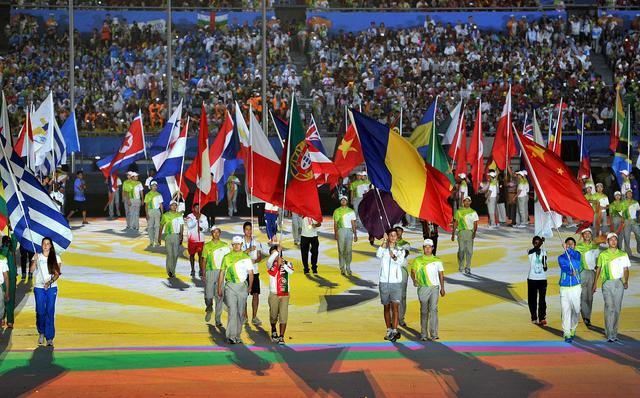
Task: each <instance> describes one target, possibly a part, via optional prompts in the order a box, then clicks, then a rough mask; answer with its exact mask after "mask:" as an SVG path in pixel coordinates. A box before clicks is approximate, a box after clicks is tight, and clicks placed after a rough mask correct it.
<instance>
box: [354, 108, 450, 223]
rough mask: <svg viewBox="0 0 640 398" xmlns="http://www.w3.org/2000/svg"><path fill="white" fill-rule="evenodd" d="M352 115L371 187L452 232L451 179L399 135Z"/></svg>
mask: <svg viewBox="0 0 640 398" xmlns="http://www.w3.org/2000/svg"><path fill="white" fill-rule="evenodd" d="M352 112H353V123H354V125H355V129H356V132H357V133H358V137H359V138H360V143H361V145H362V153H363V155H364V160H365V162H366V163H367V171H368V173H369V178H370V179H371V183H372V184H373V185H374V186H375V187H377V188H378V189H380V190H382V191H385V192H389V193H391V195H392V196H393V199H394V200H395V201H396V203H398V205H399V206H400V207H401V208H402V210H404V211H405V212H406V213H407V214H409V215H412V216H414V217H418V218H420V219H423V220H428V221H431V222H433V223H435V224H437V225H439V226H440V227H441V228H443V229H445V230H447V231H450V230H451V227H450V226H449V223H450V222H451V206H450V205H449V202H448V199H449V196H450V195H451V182H450V181H449V178H448V177H447V176H446V175H444V174H443V173H442V172H440V171H439V170H437V169H436V168H435V167H433V166H431V165H429V164H427V163H425V161H424V159H422V157H421V156H420V154H419V153H418V151H417V150H416V148H415V147H414V146H413V145H411V144H410V143H409V141H407V140H406V139H404V138H402V137H401V136H400V134H398V133H396V132H393V131H391V130H390V129H389V127H387V126H385V125H384V124H381V123H379V122H378V121H376V120H374V119H371V118H369V117H367V116H365V115H363V114H362V113H360V112H356V111H352Z"/></svg>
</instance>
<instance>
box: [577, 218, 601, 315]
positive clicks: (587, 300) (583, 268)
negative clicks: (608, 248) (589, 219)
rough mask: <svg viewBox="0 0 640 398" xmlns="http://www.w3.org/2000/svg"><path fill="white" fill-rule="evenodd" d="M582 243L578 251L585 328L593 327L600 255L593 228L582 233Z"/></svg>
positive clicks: (581, 310)
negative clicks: (597, 263)
mask: <svg viewBox="0 0 640 398" xmlns="http://www.w3.org/2000/svg"><path fill="white" fill-rule="evenodd" d="M581 235H582V242H580V243H579V244H578V245H576V251H578V252H580V283H581V284H582V293H581V294H580V312H581V314H582V320H583V321H584V324H585V326H590V325H591V307H592V306H593V284H594V283H595V277H596V272H595V268H596V261H597V259H598V255H599V254H600V245H598V244H597V243H594V242H593V240H592V239H593V234H592V232H591V228H586V229H585V230H583V231H582V234H581Z"/></svg>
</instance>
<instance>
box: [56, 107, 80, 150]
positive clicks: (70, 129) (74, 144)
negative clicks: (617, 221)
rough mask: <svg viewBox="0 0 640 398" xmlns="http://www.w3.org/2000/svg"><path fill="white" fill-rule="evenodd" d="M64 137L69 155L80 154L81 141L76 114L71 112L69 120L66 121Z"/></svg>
mask: <svg viewBox="0 0 640 398" xmlns="http://www.w3.org/2000/svg"><path fill="white" fill-rule="evenodd" d="M60 131H61V132H62V137H63V138H64V143H65V145H66V147H67V153H71V152H80V141H79V139H78V125H77V124H76V112H75V111H74V112H71V114H70V115H69V117H68V118H67V120H65V121H64V124H63V125H62V128H61V129H60Z"/></svg>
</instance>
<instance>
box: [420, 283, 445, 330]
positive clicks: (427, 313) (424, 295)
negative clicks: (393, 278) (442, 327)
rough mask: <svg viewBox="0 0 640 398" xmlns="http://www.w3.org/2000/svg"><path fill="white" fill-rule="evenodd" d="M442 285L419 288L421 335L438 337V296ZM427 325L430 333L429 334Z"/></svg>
mask: <svg viewBox="0 0 640 398" xmlns="http://www.w3.org/2000/svg"><path fill="white" fill-rule="evenodd" d="M439 297H440V286H421V287H419V288H418V300H420V335H421V337H429V336H431V338H432V339H433V338H436V337H439V336H438V298H439ZM427 326H428V329H429V334H427Z"/></svg>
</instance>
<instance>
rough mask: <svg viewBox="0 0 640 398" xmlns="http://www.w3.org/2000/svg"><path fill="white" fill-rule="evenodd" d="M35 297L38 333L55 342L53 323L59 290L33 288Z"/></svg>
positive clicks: (53, 288) (55, 288)
mask: <svg viewBox="0 0 640 398" xmlns="http://www.w3.org/2000/svg"><path fill="white" fill-rule="evenodd" d="M33 295H34V296H35V299H36V327H37V328H38V333H40V334H44V337H45V338H46V339H47V340H53V338H54V337H55V335H56V328H55V325H54V323H53V321H54V317H55V313H56V297H58V288H57V287H50V288H49V289H47V290H44V289H43V288H41V287H36V288H33Z"/></svg>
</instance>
